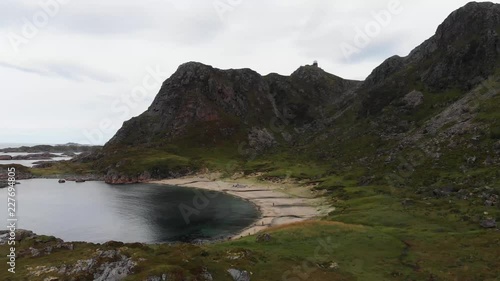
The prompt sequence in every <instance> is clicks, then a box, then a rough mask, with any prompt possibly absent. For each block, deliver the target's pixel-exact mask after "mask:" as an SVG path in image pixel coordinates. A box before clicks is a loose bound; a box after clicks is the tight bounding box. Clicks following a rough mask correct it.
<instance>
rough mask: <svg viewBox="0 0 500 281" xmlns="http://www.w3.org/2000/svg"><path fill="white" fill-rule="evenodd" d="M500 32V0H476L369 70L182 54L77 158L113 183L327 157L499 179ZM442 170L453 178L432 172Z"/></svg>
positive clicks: (346, 166)
mask: <svg viewBox="0 0 500 281" xmlns="http://www.w3.org/2000/svg"><path fill="white" fill-rule="evenodd" d="M499 32H500V5H498V4H493V3H488V2H485V3H476V2H472V3H469V4H467V5H466V6H464V7H462V8H460V9H458V10H456V11H455V12H453V13H452V14H451V15H450V16H449V17H448V18H447V19H446V20H445V21H444V22H443V24H441V25H440V26H439V27H438V29H437V31H436V34H435V35H434V36H432V37H431V38H430V39H428V40H427V41H425V42H424V43H423V44H421V45H420V46H418V47H417V48H415V49H414V50H413V51H412V52H411V53H410V54H409V55H408V56H406V57H399V56H394V57H391V58H389V59H387V60H386V61H385V62H383V63H382V64H381V65H380V66H379V67H377V68H376V69H375V70H374V71H373V72H372V73H371V75H370V76H369V77H368V78H367V79H366V81H364V82H361V81H352V80H346V79H342V78H340V77H337V76H335V75H332V74H329V73H327V72H325V71H324V70H322V69H321V68H320V67H318V66H317V65H309V66H303V67H300V68H299V69H298V70H296V71H295V72H294V73H293V74H291V75H290V76H282V75H278V74H269V75H267V76H261V75H259V74H258V73H256V72H254V71H252V70H250V69H239V70H233V69H231V70H220V69H216V68H213V67H211V66H207V65H204V64H201V63H196V62H190V63H186V64H183V65H181V66H180V67H179V68H178V70H177V71H176V72H175V73H174V74H173V75H172V77H170V78H169V79H168V80H166V81H165V82H164V84H163V86H162V88H161V89H160V92H159V93H158V95H157V97H156V98H155V100H154V102H153V103H152V105H151V106H150V107H149V109H148V110H147V111H146V112H144V113H143V114H142V115H140V116H138V117H136V118H133V119H131V120H129V121H127V122H125V123H124V125H123V127H122V128H121V129H120V130H119V131H118V133H117V134H116V135H115V136H114V137H113V138H112V139H111V140H110V141H109V142H108V143H107V144H106V145H105V146H104V148H103V150H102V151H101V152H100V153H99V154H93V155H92V156H90V157H88V156H86V157H87V158H82V159H80V160H79V161H83V162H85V161H92V163H94V164H95V168H96V169H98V170H100V171H102V172H104V173H106V174H107V175H108V176H107V181H108V182H112V183H126V182H136V181H142V180H147V179H150V178H160V177H169V176H176V175H179V174H185V173H191V172H195V171H199V170H202V169H209V170H218V171H221V170H222V171H226V172H234V171H233V169H239V170H242V171H244V172H247V173H250V172H263V173H267V174H269V175H272V176H283V174H285V172H284V170H287V172H286V174H287V175H290V174H291V175H292V176H296V177H299V178H300V173H301V172H298V173H295V172H294V168H293V167H296V166H297V165H298V163H314V165H315V166H316V167H321V168H318V169H317V170H320V172H318V173H317V174H315V177H316V178H321V177H323V176H325V175H331V174H332V173H340V172H342V173H343V174H345V173H352V177H353V178H354V179H356V180H357V181H359V182H360V183H369V182H371V183H382V182H384V183H387V181H390V179H388V178H391V177H393V178H394V174H396V175H395V177H396V178H398V179H400V180H401V181H403V182H404V183H407V184H411V185H413V186H420V185H424V184H425V185H431V186H432V185H438V186H440V185H446V184H454V185H465V184H473V180H471V179H470V176H466V175H465V171H471V170H474V171H478V173H479V174H478V175H477V177H481V176H480V175H482V176H485V177H486V178H487V179H488V181H493V182H495V181H497V179H498V176H499V175H498V172H496V170H495V169H490V167H491V166H492V165H498V163H500V160H499V152H500V141H499V139H500V124H499V120H500V116H499V115H498V112H499V111H498V109H499V107H500V104H499V101H500V100H499V97H498V95H497V94H496V93H497V89H498V82H499V78H500V72H499V65H500V63H499V55H500V41H499V36H498V33H499ZM417 154H418V155H419V156H418V157H417V156H415V155H417ZM409 155H410V156H409ZM415 158H418V161H417V160H415ZM228 163H230V164H228ZM229 166H230V168H228V167H229ZM302 169H303V168H302ZM405 169H407V170H409V172H408V173H404V174H405V176H401V175H400V174H401V173H399V172H394V171H401V170H405ZM429 169H434V170H435V172H434V173H429V172H428V171H429ZM479 171H480V172H479ZM443 172H446V173H449V174H450V176H449V178H447V180H446V182H443V178H442V177H437V176H436V175H437V174H439V173H443ZM302 173H303V172H302ZM374 175H377V176H374ZM388 175H392V176H388ZM469 175H470V173H469ZM438 178H439V179H438ZM391 183H393V182H391Z"/></svg>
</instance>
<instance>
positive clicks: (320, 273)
mask: <svg viewBox="0 0 500 281" xmlns="http://www.w3.org/2000/svg"><path fill="white" fill-rule="evenodd" d="M339 186H344V187H339ZM317 188H321V189H327V190H328V189H329V188H332V189H333V190H330V192H329V193H328V194H329V195H328V198H330V200H331V204H332V205H333V206H335V207H336V210H335V211H333V212H332V213H330V214H329V216H328V217H326V218H324V219H323V220H320V221H313V222H306V223H299V224H294V225H289V226H283V227H278V228H274V229H271V230H270V231H268V233H270V234H271V235H272V241H271V242H257V241H256V239H255V237H254V236H250V237H245V238H243V239H239V240H236V241H229V242H224V243H220V244H215V245H208V246H201V247H200V246H192V245H177V246H168V245H154V246H146V247H137V246H133V245H125V246H123V247H121V250H122V252H123V253H125V254H126V255H128V256H131V257H133V258H134V260H139V258H144V259H145V260H144V261H142V262H140V263H139V265H138V267H137V268H136V270H135V274H134V275H132V276H130V277H129V278H128V279H127V280H143V279H145V278H147V277H148V276H153V275H161V274H163V273H173V274H174V273H175V274H174V275H175V276H177V277H176V278H177V279H174V280H182V278H187V277H188V276H191V277H193V278H194V276H197V274H199V273H200V272H201V271H202V268H203V267H206V268H207V269H208V271H209V272H210V273H211V274H212V275H213V277H214V279H215V280H230V277H229V276H228V275H227V273H226V272H225V271H226V270H227V269H229V268H238V269H244V270H248V271H250V272H252V273H253V275H252V280H267V281H271V280H318V281H321V280H471V281H472V280H498V279H497V277H498V276H500V262H499V261H498V256H500V235H499V232H498V231H496V230H483V229H480V228H479V227H478V224H477V222H475V221H470V220H464V214H463V213H462V211H461V210H467V211H468V212H469V213H473V214H476V215H478V216H481V215H482V214H483V213H484V212H488V213H489V214H490V215H492V216H496V217H499V215H500V209H499V208H498V207H478V206H476V205H474V204H471V203H470V202H467V201H463V200H456V199H454V198H447V199H446V200H444V199H422V198H421V197H420V196H418V195H415V194H414V193H413V192H409V190H407V189H404V188H403V189H401V188H398V189H395V188H389V187H384V186H367V187H359V186H357V185H356V184H353V183H352V181H349V180H347V181H345V180H344V179H342V178H340V177H335V178H325V179H322V183H321V184H320V185H319V186H318V187H317ZM403 198H407V199H406V201H407V202H409V203H407V204H405V205H403V204H402V203H401V202H402V200H403ZM45 240H48V241H50V239H45ZM47 243H51V242H47ZM30 246H33V241H31V242H23V243H22V245H21V248H20V250H22V249H26V248H28V247H30ZM108 247H110V246H104V245H92V244H85V243H78V244H76V248H75V250H74V251H68V250H61V251H56V252H55V253H53V254H52V255H49V256H46V257H40V258H31V257H30V258H21V259H19V260H18V273H17V275H15V278H13V279H12V276H11V275H10V274H9V273H6V271H5V270H2V271H0V280H43V278H45V277H49V276H57V274H54V273H48V274H45V275H42V276H40V277H36V278H35V277H28V275H27V273H28V272H27V270H26V269H27V267H36V266H47V267H50V266H60V265H61V263H62V261H64V263H66V264H72V263H74V262H75V261H76V260H80V259H86V258H90V257H91V256H92V253H94V252H95V250H96V249H98V248H100V249H106V248H108ZM6 251H7V246H5V245H3V246H0V252H2V253H5V252H6ZM234 257H239V258H234ZM4 259H5V258H4ZM332 265H333V267H332V268H330V267H331V266H332ZM337 266H338V267H337ZM431 276H434V277H433V278H435V279H431ZM9 278H10V279H9ZM193 280H194V279H193Z"/></svg>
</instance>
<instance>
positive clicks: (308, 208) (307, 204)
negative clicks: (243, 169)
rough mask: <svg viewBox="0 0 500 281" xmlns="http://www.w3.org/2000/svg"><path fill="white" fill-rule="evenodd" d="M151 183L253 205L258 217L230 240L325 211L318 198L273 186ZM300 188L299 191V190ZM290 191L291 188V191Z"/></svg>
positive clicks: (202, 180) (194, 180)
mask: <svg viewBox="0 0 500 281" xmlns="http://www.w3.org/2000/svg"><path fill="white" fill-rule="evenodd" d="M152 183H156V184H165V185H176V186H185V187H192V188H200V189H206V190H211V191H219V192H224V193H227V194H230V195H233V196H237V197H240V198H243V199H245V200H248V201H250V202H252V203H254V204H255V205H256V206H257V207H258V208H259V210H260V218H259V219H258V220H257V221H256V222H255V223H254V224H252V225H250V226H249V227H247V228H246V229H244V230H243V231H241V232H240V233H237V234H235V235H234V236H233V237H232V238H233V239H237V238H240V237H242V236H247V235H252V234H256V233H258V232H260V231H262V230H265V229H267V228H269V227H274V226H279V225H283V224H289V223H294V222H300V221H304V220H310V219H314V218H316V217H319V216H321V215H324V214H326V213H327V212H328V209H327V208H325V207H323V206H322V205H323V204H322V200H321V199H315V198H311V197H312V196H304V195H303V194H304V192H301V193H299V192H287V191H285V190H287V189H285V188H283V187H280V186H279V185H275V184H255V183H252V182H242V181H239V182H238V181H235V182H232V181H220V180H211V179H210V178H208V177H203V176H197V177H185V178H178V179H167V180H160V181H154V182H152ZM303 189H304V188H301V190H302V191H304V190H303ZM292 190H293V189H292Z"/></svg>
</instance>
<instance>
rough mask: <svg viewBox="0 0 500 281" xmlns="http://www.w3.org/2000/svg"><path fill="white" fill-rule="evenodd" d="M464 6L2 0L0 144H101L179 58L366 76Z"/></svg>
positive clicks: (276, 0) (385, 0)
mask: <svg viewBox="0 0 500 281" xmlns="http://www.w3.org/2000/svg"><path fill="white" fill-rule="evenodd" d="M467 2H468V1H464V0H447V1H435V0H422V1H412V0H400V1H398V0H371V1H368V0H349V1H347V0H345V1H334V0H215V1H212V0H208V1H207V0H142V1H137V0H106V1H102V0H40V1H37V0H2V1H0V34H1V36H0V77H1V78H0V81H1V86H0V87H1V88H0V89H1V105H2V108H1V110H0V143H6V142H9V143H66V142H80V143H94V144H102V143H104V142H106V141H107V140H108V139H109V138H110V137H111V136H112V135H113V134H114V133H115V132H116V130H117V129H118V128H119V127H120V126H121V124H122V123H123V121H125V120H128V119H130V118H131V117H133V116H136V115H138V114H140V113H141V112H143V111H144V110H145V109H146V108H147V107H148V106H149V104H150V103H151V101H152V100H153V98H154V96H155V94H156V93H157V91H158V89H159V87H160V85H161V82H162V81H163V80H165V79H166V78H168V77H169V76H170V75H171V74H172V73H173V72H174V71H175V70H176V69H177V67H178V65H180V64H182V63H184V62H187V61H199V62H203V63H205V64H209V65H212V66H214V67H217V68H223V69H228V68H252V69H254V70H256V71H257V72H259V73H261V74H268V73H271V72H277V73H280V74H284V75H289V74H290V73H292V72H293V71H294V70H295V69H297V68H298V67H299V66H300V65H304V64H310V63H312V61H313V60H318V61H319V63H320V66H321V67H322V68H323V69H324V70H326V71H327V72H330V73H333V74H336V75H339V76H342V77H344V78H350V79H359V80H362V79H364V78H365V77H366V76H367V75H368V74H370V72H371V70H372V69H373V68H374V67H376V66H377V65H379V64H380V63H381V62H382V61H383V60H385V59H386V58H388V57H390V56H392V55H395V54H398V55H401V56H405V55H407V54H408V53H409V52H410V51H411V50H412V49H413V48H414V47H416V46H417V45H419V44H420V43H422V42H423V41H424V40H425V39H427V38H429V37H430V36H432V35H433V34H434V32H435V30H436V28H437V26H438V25H439V24H440V23H441V22H442V21H443V20H444V19H445V18H446V17H447V16H448V15H449V14H450V13H451V12H452V11H453V10H455V9H457V8H459V7H461V6H463V5H465V4H466V3H467Z"/></svg>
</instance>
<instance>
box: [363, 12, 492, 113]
mask: <svg viewBox="0 0 500 281" xmlns="http://www.w3.org/2000/svg"><path fill="white" fill-rule="evenodd" d="M499 32H500V5H498V4H493V3H489V2H483V3H476V2H471V3H469V4H467V5H465V6H464V7H462V8H460V9H458V10H456V11H454V12H453V13H452V14H451V15H450V16H449V17H448V18H447V19H446V20H445V21H444V22H443V23H442V24H441V25H440V26H439V27H438V28H437V31H436V34H435V35H434V36H432V37H431V38H429V39H428V40H426V41H425V42H424V43H422V44H421V45H420V46H418V47H417V48H415V49H414V50H413V51H412V52H411V53H410V54H409V55H408V56H407V57H399V56H394V57H391V58H389V59H387V60H386V61H385V62H384V63H382V64H381V65H380V66H379V67H377V68H376V69H375V70H374V71H373V72H372V73H371V75H370V76H369V77H368V78H367V79H366V82H365V83H364V85H363V90H362V91H363V92H364V93H365V94H366V95H367V99H366V101H365V102H364V107H363V111H362V113H363V114H367V115H369V114H377V113H379V112H380V111H381V110H382V109H383V108H384V107H385V106H387V105H388V104H389V103H390V102H391V101H393V100H394V99H395V98H399V97H401V96H403V95H405V94H407V93H409V92H410V91H411V90H413V89H414V88H420V89H421V90H423V91H427V92H429V93H441V92H444V91H446V90H449V89H460V90H462V91H467V90H471V89H472V88H474V87H475V86H477V85H478V84H479V83H480V82H481V81H483V80H484V79H486V78H488V76H490V75H492V74H494V72H495V70H496V67H497V66H498V64H499V59H500V41H499V37H498V33H499Z"/></svg>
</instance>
